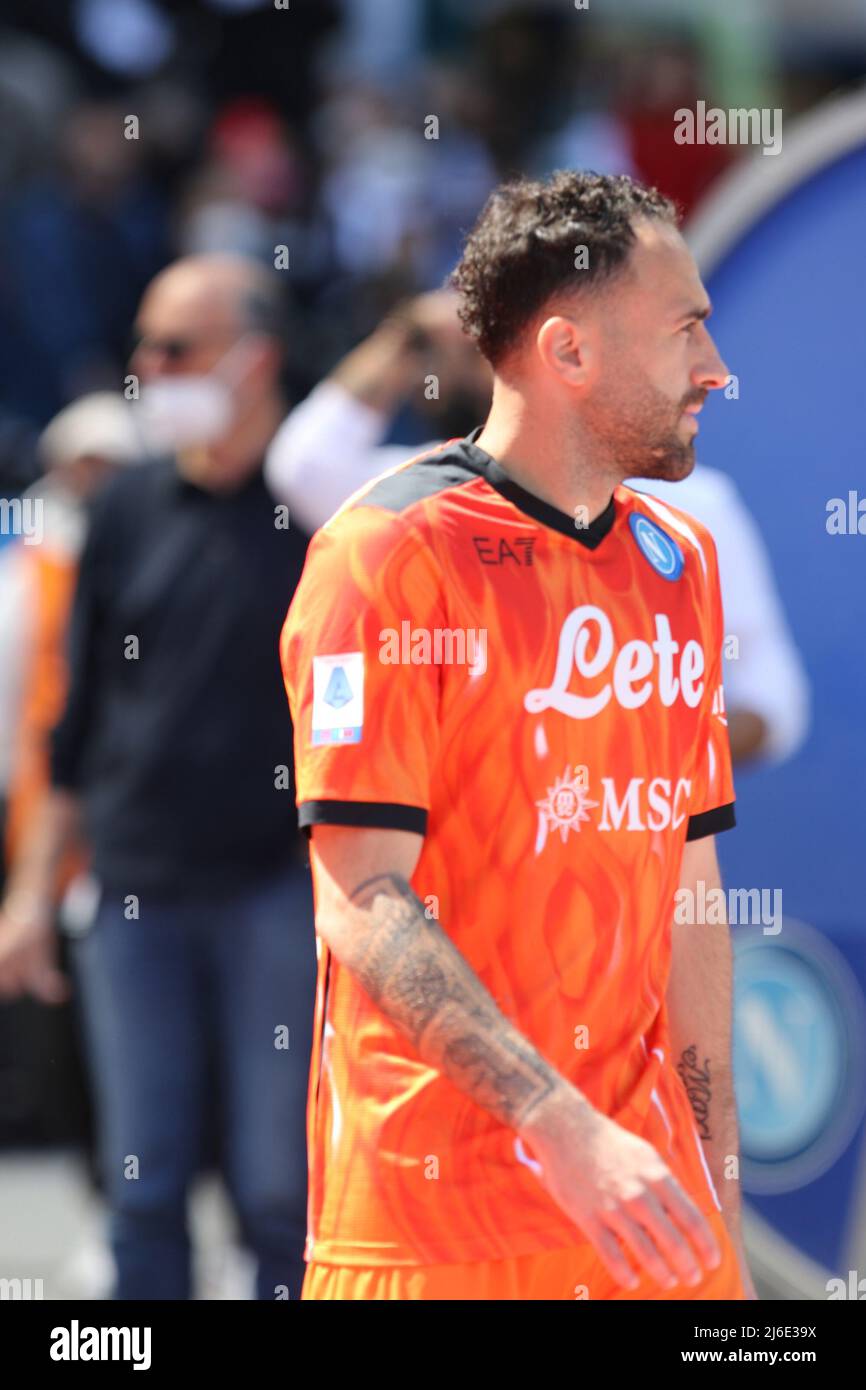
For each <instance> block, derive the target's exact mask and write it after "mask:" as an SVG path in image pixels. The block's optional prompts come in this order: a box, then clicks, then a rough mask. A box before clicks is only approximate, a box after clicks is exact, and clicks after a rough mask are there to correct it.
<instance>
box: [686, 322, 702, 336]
mask: <svg viewBox="0 0 866 1390" xmlns="http://www.w3.org/2000/svg"><path fill="white" fill-rule="evenodd" d="M699 323H700V319H692V321H691V323H687V324H685V325H684V327H683V332H684V333H691V331H692V329H693V328H697V326H698V324H699Z"/></svg>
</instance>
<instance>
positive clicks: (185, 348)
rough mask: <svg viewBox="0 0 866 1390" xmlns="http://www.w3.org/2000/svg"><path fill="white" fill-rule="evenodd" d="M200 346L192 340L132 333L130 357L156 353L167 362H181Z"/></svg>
mask: <svg viewBox="0 0 866 1390" xmlns="http://www.w3.org/2000/svg"><path fill="white" fill-rule="evenodd" d="M199 346H200V345H199V344H198V343H196V342H195V341H194V340H193V339H192V338H157V337H154V336H153V335H151V334H149V333H134V334H133V335H132V339H131V341H130V348H129V355H130V357H131V356H132V355H133V353H136V352H141V351H143V352H156V353H159V354H160V355H161V356H162V357H167V358H168V360H169V362H182V361H183V359H184V358H185V357H188V356H189V354H190V353H191V352H194V351H195V349H196V348H197V347H199Z"/></svg>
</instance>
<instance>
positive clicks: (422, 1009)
mask: <svg viewBox="0 0 866 1390" xmlns="http://www.w3.org/2000/svg"><path fill="white" fill-rule="evenodd" d="M351 901H352V904H353V905H354V907H355V908H357V909H358V910H360V911H362V912H364V913H365V914H366V916H367V920H366V922H365V924H364V928H363V930H362V931H359V932H357V933H353V943H356V944H353V947H352V950H351V953H350V956H348V957H345V956H344V959H345V963H346V965H347V966H348V968H349V969H350V970H351V971H352V973H353V974H354V975H355V977H356V979H357V980H358V982H359V983H360V984H361V985H362V986H363V988H364V989H365V990H366V991H367V993H368V994H369V995H370V997H371V999H372V1000H373V1001H374V1003H376V1004H377V1005H378V1007H379V1008H380V1009H381V1010H382V1012H383V1013H384V1014H386V1015H387V1016H388V1018H390V1019H391V1020H392V1022H393V1023H395V1024H396V1025H397V1027H398V1028H400V1029H401V1031H402V1032H403V1033H405V1034H406V1035H407V1036H408V1037H409V1038H410V1039H411V1041H412V1043H413V1044H414V1046H415V1047H416V1048H417V1050H418V1052H419V1054H420V1055H421V1057H423V1058H424V1060H425V1061H428V1062H429V1063H430V1064H431V1066H436V1067H438V1068H439V1069H440V1070H441V1071H443V1072H444V1073H445V1075H446V1076H447V1077H448V1078H449V1080H451V1081H452V1082H453V1083H454V1085H455V1086H457V1087H458V1088H459V1089H460V1090H461V1091H463V1092H464V1093H465V1094H466V1095H469V1096H471V1097H472V1099H473V1100H474V1101H475V1102H476V1103H477V1104H478V1105H480V1106H481V1107H482V1108H483V1109H485V1110H488V1111H489V1112H490V1113H491V1114H493V1115H495V1116H496V1117H497V1119H500V1120H502V1121H503V1122H505V1123H506V1124H509V1125H511V1126H512V1127H514V1128H518V1127H519V1126H520V1125H521V1124H522V1123H524V1122H525V1120H526V1119H527V1117H528V1115H529V1113H530V1111H531V1110H532V1109H534V1107H535V1106H536V1105H537V1104H538V1102H539V1101H541V1100H542V1099H544V1097H545V1096H547V1095H549V1094H550V1093H551V1092H552V1091H553V1090H554V1089H556V1088H557V1087H558V1086H560V1085H563V1084H564V1083H563V1081H562V1078H561V1077H560V1076H559V1074H558V1073H557V1072H556V1071H555V1069H554V1068H553V1067H552V1066H551V1065H550V1064H549V1063H548V1062H546V1061H545V1059H544V1058H543V1057H542V1056H541V1055H540V1054H539V1053H538V1052H536V1050H535V1048H534V1047H533V1046H532V1045H531V1043H529V1042H527V1040H526V1039H525V1038H524V1037H523V1036H522V1035H521V1034H520V1033H519V1032H518V1030H517V1029H516V1028H514V1027H513V1025H512V1024H511V1023H510V1022H509V1021H508V1019H507V1018H506V1017H505V1016H504V1014H502V1013H501V1012H500V1010H499V1009H498V1008H497V1006H496V1003H495V1001H494V1000H493V999H492V997H491V996H490V994H489V993H488V992H487V990H486V989H485V988H484V986H483V985H482V983H481V981H480V980H479V979H478V977H477V976H476V975H475V973H474V972H473V971H472V969H471V968H470V966H469V964H468V963H467V961H466V960H464V958H463V956H462V955H461V954H460V952H459V951H458V950H457V948H456V946H455V945H454V944H453V942H452V941H451V940H450V938H449V937H448V936H447V935H446V933H445V932H444V931H443V930H442V928H441V927H440V926H439V923H438V922H436V921H430V920H429V919H428V918H427V917H426V916H425V914H424V908H423V905H422V904H421V902H420V901H419V899H418V898H417V897H416V896H415V894H414V893H413V892H412V889H411V887H410V886H409V884H408V883H407V882H406V880H405V879H403V878H400V877H399V876H398V875H396V874H378V875H376V876H375V877H374V878H371V879H367V880H366V881H365V882H364V883H361V884H359V885H358V887H357V888H356V889H355V891H354V892H353V894H352V897H351Z"/></svg>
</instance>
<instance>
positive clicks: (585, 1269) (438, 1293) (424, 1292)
mask: <svg viewBox="0 0 866 1390" xmlns="http://www.w3.org/2000/svg"><path fill="white" fill-rule="evenodd" d="M708 1220H709V1222H710V1225H711V1226H712V1227H713V1230H714V1232H715V1235H716V1239H717V1240H718V1242H719V1246H720V1249H721V1251H722V1262H721V1264H720V1265H719V1267H718V1269H714V1270H710V1271H709V1272H708V1273H707V1275H706V1277H705V1279H704V1280H703V1282H702V1283H700V1284H698V1285H696V1286H695V1287H694V1288H689V1287H688V1286H687V1285H685V1284H680V1285H678V1286H677V1287H676V1288H673V1289H670V1290H668V1289H660V1288H659V1287H658V1285H657V1284H655V1283H653V1281H652V1280H651V1279H650V1278H649V1276H648V1275H646V1274H644V1275H642V1276H641V1279H640V1283H639V1285H638V1287H637V1288H636V1289H623V1288H621V1287H620V1286H619V1285H618V1284H615V1283H614V1281H613V1280H612V1279H611V1277H610V1275H609V1274H608V1272H607V1270H606V1269H605V1267H604V1265H603V1264H602V1263H601V1262H600V1260H599V1259H598V1258H597V1257H596V1255H595V1254H594V1252H593V1251H592V1249H591V1247H589V1246H588V1245H586V1244H585V1243H584V1244H581V1245H578V1246H575V1247H574V1248H573V1249H567V1250H545V1251H542V1253H541V1254H537V1255H518V1256H515V1257H514V1258H512V1259H508V1260H491V1261H489V1262H486V1263H484V1262H480V1263H475V1264H462V1265H461V1264H453V1265H386V1266H377V1267H376V1268H356V1267H354V1266H353V1267H349V1266H344V1265H326V1264H318V1263H316V1262H315V1261H314V1262H312V1263H310V1264H308V1266H307V1274H306V1278H305V1279H304V1288H303V1292H302V1294H301V1297H302V1298H303V1299H324V1300H329V1299H337V1300H343V1301H345V1300H364V1301H376V1302H382V1301H387V1300H392V1299H397V1300H415V1299H430V1300H436V1301H443V1300H449V1299H456V1300H459V1301H464V1300H481V1301H483V1302H492V1301H498V1300H499V1299H510V1300H518V1301H523V1300H526V1301H532V1300H536V1299H538V1300H543V1301H545V1302H548V1301H554V1300H555V1301H562V1300H568V1301H569V1302H570V1301H572V1300H574V1299H605V1300H607V1299H695V1300H697V1301H703V1300H707V1299H742V1298H744V1297H745V1293H744V1291H743V1286H742V1283H741V1281H740V1272H739V1265H738V1262H737V1257H736V1254H735V1252H734V1248H733V1245H732V1244H731V1241H730V1238H729V1237H728V1234H727V1231H726V1230H725V1227H724V1224H723V1222H722V1220H721V1217H719V1216H717V1215H716V1216H713V1217H709V1218H708ZM630 1262H631V1265H632V1268H634V1259H633V1258H632V1257H630Z"/></svg>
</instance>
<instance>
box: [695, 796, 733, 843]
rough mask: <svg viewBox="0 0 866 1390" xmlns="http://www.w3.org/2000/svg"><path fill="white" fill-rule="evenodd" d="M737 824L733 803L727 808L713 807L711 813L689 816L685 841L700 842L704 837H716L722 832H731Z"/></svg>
mask: <svg viewBox="0 0 866 1390" xmlns="http://www.w3.org/2000/svg"><path fill="white" fill-rule="evenodd" d="M736 823H737V818H736V816H735V815H734V803H733V801H729V802H728V804H727V806H714V807H713V809H712V811H701V813H700V815H697V816H689V828H688V831H687V832H686V839H687V840H702V839H703V838H704V836H706V835H718V834H719V833H720V832H721V831H722V830H733V828H734V826H735V825H736Z"/></svg>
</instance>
